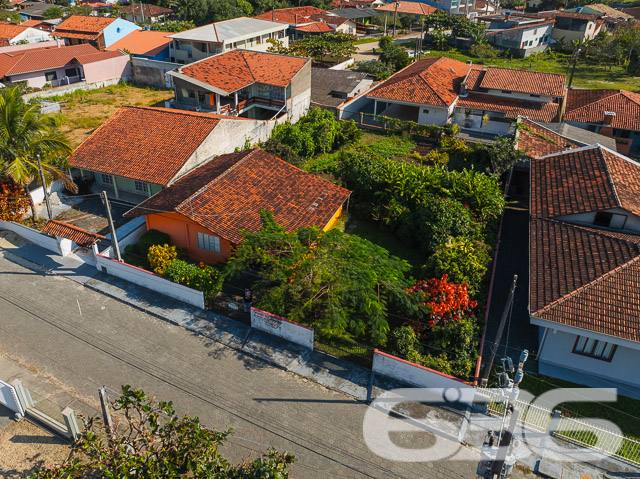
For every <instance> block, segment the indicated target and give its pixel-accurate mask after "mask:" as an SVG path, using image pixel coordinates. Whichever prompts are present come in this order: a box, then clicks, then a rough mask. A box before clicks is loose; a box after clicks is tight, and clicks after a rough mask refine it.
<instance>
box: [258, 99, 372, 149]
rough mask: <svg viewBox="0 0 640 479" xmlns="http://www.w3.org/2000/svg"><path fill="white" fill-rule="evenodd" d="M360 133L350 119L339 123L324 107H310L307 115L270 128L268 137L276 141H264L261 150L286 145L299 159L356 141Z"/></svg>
mask: <svg viewBox="0 0 640 479" xmlns="http://www.w3.org/2000/svg"><path fill="white" fill-rule="evenodd" d="M361 136H362V132H361V131H360V129H359V128H358V127H357V126H356V124H355V123H354V122H353V121H348V122H343V121H339V120H338V119H336V117H335V116H334V115H333V113H331V112H330V111H328V110H323V109H321V108H313V109H311V111H309V113H307V115H305V116H303V117H302V118H300V119H299V120H298V122H297V123H295V124H292V123H291V122H289V121H287V122H286V123H283V124H282V125H277V126H276V127H275V128H274V129H273V135H272V138H273V139H274V140H277V142H278V143H275V142H272V143H269V142H267V144H265V149H266V150H267V151H269V152H271V153H273V154H278V153H277V152H278V151H281V150H276V149H275V146H277V147H278V148H279V149H281V148H282V147H281V145H284V146H286V147H288V148H289V149H290V150H291V151H292V152H294V153H295V154H296V155H297V156H298V157H299V158H301V159H303V160H308V159H309V158H311V157H312V156H313V155H314V154H316V153H327V152H330V151H332V150H335V149H337V148H340V147H341V146H344V145H348V144H351V143H354V142H356V141H357V140H359V139H360V137H361Z"/></svg>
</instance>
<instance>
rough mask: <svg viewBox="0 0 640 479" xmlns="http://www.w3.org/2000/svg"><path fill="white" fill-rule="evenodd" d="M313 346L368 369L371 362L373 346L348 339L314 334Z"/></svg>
mask: <svg viewBox="0 0 640 479" xmlns="http://www.w3.org/2000/svg"><path fill="white" fill-rule="evenodd" d="M314 347H315V349H317V350H319V351H322V352H324V353H327V354H329V355H331V356H335V357H336V358H340V359H344V360H346V361H350V362H352V363H355V364H358V365H360V366H363V367H365V368H368V369H370V368H371V366H372V364H373V348H372V347H371V346H366V345H364V344H360V343H356V342H354V341H349V340H348V339H343V338H330V337H323V336H319V335H316V337H315V341H314Z"/></svg>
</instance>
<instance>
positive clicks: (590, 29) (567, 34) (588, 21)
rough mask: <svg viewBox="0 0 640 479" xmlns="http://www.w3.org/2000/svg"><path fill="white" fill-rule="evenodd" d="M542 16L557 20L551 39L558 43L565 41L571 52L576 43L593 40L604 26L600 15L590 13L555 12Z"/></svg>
mask: <svg viewBox="0 0 640 479" xmlns="http://www.w3.org/2000/svg"><path fill="white" fill-rule="evenodd" d="M542 15H544V16H546V17H549V18H553V19H555V21H556V23H555V25H554V26H553V32H551V38H553V39H554V40H556V41H559V40H560V39H563V41H564V42H565V48H567V49H569V50H573V48H574V47H573V45H572V42H574V41H579V42H581V43H582V42H586V41H589V40H593V39H594V38H595V37H596V35H598V33H600V31H601V30H602V26H603V25H604V22H603V21H602V20H600V16H599V15H592V14H588V13H578V12H566V11H554V12H549V13H542Z"/></svg>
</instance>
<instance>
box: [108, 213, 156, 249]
mask: <svg viewBox="0 0 640 479" xmlns="http://www.w3.org/2000/svg"><path fill="white" fill-rule="evenodd" d="M146 232H147V222H146V220H145V217H144V216H140V217H138V218H134V219H132V220H131V221H129V222H127V223H125V224H123V225H122V226H120V228H118V229H117V230H116V237H117V238H118V246H119V247H120V253H121V254H124V249H125V248H126V247H127V246H129V245H132V244H136V243H137V242H138V240H139V239H140V236H142V235H143V234H145V233H146ZM105 237H106V238H107V239H108V240H110V239H111V233H109V234H107V235H105ZM100 253H101V254H103V255H104V256H108V257H109V258H113V257H114V252H113V247H112V246H109V247H108V248H105V249H104V250H103V251H101V252H100Z"/></svg>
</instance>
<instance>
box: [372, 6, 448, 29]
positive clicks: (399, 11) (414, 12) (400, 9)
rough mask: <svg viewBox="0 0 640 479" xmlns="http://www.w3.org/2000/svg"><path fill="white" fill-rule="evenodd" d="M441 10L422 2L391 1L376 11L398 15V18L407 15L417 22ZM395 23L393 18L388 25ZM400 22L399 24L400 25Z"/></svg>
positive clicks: (406, 16)
mask: <svg viewBox="0 0 640 479" xmlns="http://www.w3.org/2000/svg"><path fill="white" fill-rule="evenodd" d="M438 10H441V8H439V7H438V8H436V7H434V6H432V5H428V4H427V3H422V2H391V3H388V4H386V5H384V6H382V7H378V8H376V12H378V13H381V14H383V15H391V17H393V16H395V15H397V18H398V19H399V18H400V17H405V18H411V19H413V20H414V22H415V23H418V22H420V21H423V20H424V19H425V18H427V17H428V16H429V15H431V14H432V13H434V12H437V11H438ZM391 25H393V20H390V21H389V23H388V26H391ZM399 25H400V24H399V23H397V26H398V27H399Z"/></svg>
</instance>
